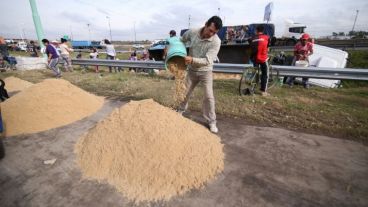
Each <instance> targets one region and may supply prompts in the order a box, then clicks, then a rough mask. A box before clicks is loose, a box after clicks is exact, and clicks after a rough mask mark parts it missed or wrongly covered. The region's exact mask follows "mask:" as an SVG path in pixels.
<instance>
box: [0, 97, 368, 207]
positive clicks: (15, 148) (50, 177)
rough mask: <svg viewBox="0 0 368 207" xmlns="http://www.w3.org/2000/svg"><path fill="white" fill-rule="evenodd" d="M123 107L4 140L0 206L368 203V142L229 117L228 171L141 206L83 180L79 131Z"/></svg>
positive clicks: (224, 135)
mask: <svg viewBox="0 0 368 207" xmlns="http://www.w3.org/2000/svg"><path fill="white" fill-rule="evenodd" d="M121 104H123V103H121V102H117V101H109V102H107V103H106V104H105V105H104V107H103V108H102V109H101V110H100V111H99V112H98V113H96V114H94V115H93V116H91V117H88V118H85V119H83V120H81V121H78V122H76V123H73V124H70V125H68V126H64V127H61V128H57V129H52V130H49V131H46V132H42V133H37V134H32V135H21V136H18V137H10V138H6V139H4V144H5V148H6V157H5V158H4V159H3V160H1V161H0V204H1V205H0V206H2V207H8V206H53V207H56V206H63V207H65V206H89V207H94V206H181V207H183V206H190V207H194V206H200V207H206V206H208V207H214V206H224V207H232V206H234V207H235V206H236V207H238V206H252V207H254V206H280V207H281V206H282V207H288V206H298V207H300V206H362V207H363V206H368V179H367V178H368V147H367V146H364V145H362V144H360V143H357V142H353V141H348V140H342V139H336V138H331V137H326V136H317V135H309V134H303V133H298V132H293V131H288V130H285V129H279V128H269V127H256V126H249V125H247V123H245V121H244V120H234V119H229V118H222V117H219V119H218V126H219V129H220V133H219V136H220V137H221V139H222V141H223V143H224V144H225V147H224V151H225V169H224V172H223V173H221V174H220V175H219V176H218V178H217V179H216V180H215V181H214V182H212V183H209V184H208V185H206V186H205V187H204V188H203V189H200V190H192V191H191V192H189V193H187V194H185V195H183V196H180V197H175V198H173V199H172V200H170V201H169V202H155V203H141V204H139V205H136V204H134V203H133V202H131V201H128V200H127V199H126V198H124V197H123V196H122V195H121V194H120V193H118V192H116V190H115V189H114V188H113V187H112V186H110V185H108V184H106V183H98V182H96V181H93V180H85V179H82V177H81V172H80V170H79V169H78V167H77V165H76V163H75V154H74V153H73V149H74V144H75V143H76V141H77V140H78V138H79V136H80V135H81V134H83V133H85V132H86V131H88V130H89V129H90V128H91V127H93V126H94V125H95V124H96V123H97V122H98V121H99V120H101V119H103V118H104V117H105V116H107V115H108V114H109V113H110V112H111V111H112V110H113V108H114V107H118V106H120V105H121ZM186 116H188V117H189V118H191V119H193V120H196V121H198V122H200V123H201V122H202V120H201V119H200V118H199V116H198V115H196V114H194V115H193V114H190V113H189V114H187V115H186ZM35 121H36V120H35ZM122 133H123V132H122ZM54 158H56V159H57V160H56V162H55V163H54V164H53V165H45V164H44V163H43V161H45V160H50V159H54Z"/></svg>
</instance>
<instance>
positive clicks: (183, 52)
mask: <svg viewBox="0 0 368 207" xmlns="http://www.w3.org/2000/svg"><path fill="white" fill-rule="evenodd" d="M185 56H187V48H186V47H185V45H184V43H183V42H182V41H180V39H179V38H175V39H174V38H172V39H170V44H169V47H168V49H167V55H166V59H165V68H166V70H167V69H168V68H167V62H168V61H169V60H170V59H171V58H173V57H182V58H184V57H185Z"/></svg>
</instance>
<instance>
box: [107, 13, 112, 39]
mask: <svg viewBox="0 0 368 207" xmlns="http://www.w3.org/2000/svg"><path fill="white" fill-rule="evenodd" d="M106 18H107V19H108V22H109V29H110V42H112V35H111V25H110V17H109V16H106Z"/></svg>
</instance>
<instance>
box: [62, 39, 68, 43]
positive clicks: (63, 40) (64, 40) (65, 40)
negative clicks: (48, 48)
mask: <svg viewBox="0 0 368 207" xmlns="http://www.w3.org/2000/svg"><path fill="white" fill-rule="evenodd" d="M60 41H61V43H64V42H68V40H67V39H64V38H61V39H60Z"/></svg>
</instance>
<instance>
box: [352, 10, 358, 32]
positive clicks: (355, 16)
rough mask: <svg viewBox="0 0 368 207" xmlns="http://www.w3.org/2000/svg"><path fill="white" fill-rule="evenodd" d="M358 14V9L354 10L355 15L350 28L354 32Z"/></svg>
mask: <svg viewBox="0 0 368 207" xmlns="http://www.w3.org/2000/svg"><path fill="white" fill-rule="evenodd" d="M358 14H359V10H356V15H355V20H354V24H353V28H352V29H351V31H352V32H354V29H355V23H356V21H357V19H358Z"/></svg>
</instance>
